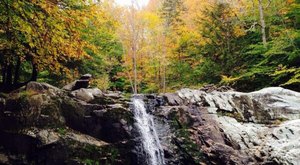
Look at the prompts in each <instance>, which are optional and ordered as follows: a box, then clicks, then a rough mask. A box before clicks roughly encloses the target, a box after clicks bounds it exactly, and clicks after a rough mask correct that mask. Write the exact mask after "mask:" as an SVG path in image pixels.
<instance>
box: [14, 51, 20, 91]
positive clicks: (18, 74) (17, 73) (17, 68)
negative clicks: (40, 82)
mask: <svg viewBox="0 0 300 165" xmlns="http://www.w3.org/2000/svg"><path fill="white" fill-rule="evenodd" d="M20 67H21V60H20V58H19V57H18V59H17V64H16V68H15V76H14V86H17V84H18V83H19V79H20Z"/></svg>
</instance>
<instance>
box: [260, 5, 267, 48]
mask: <svg viewBox="0 0 300 165" xmlns="http://www.w3.org/2000/svg"><path fill="white" fill-rule="evenodd" d="M258 2H259V3H258V7H259V15H260V23H261V33H262V41H263V44H264V46H265V47H266V46H267V37H266V23H265V17H264V8H263V4H262V0H258Z"/></svg>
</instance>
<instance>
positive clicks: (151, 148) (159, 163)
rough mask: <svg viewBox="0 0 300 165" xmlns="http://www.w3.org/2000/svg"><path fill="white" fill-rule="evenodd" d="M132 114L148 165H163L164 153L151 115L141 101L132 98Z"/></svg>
mask: <svg viewBox="0 0 300 165" xmlns="http://www.w3.org/2000/svg"><path fill="white" fill-rule="evenodd" d="M132 103H133V106H134V108H133V112H134V118H135V122H136V127H137V130H138V132H139V134H140V140H141V145H142V146H141V147H142V150H143V152H144V154H145V159H146V161H147V164H148V165H164V164H165V161H164V152H163V149H162V147H161V145H160V141H159V138H158V135H157V132H156V130H155V125H154V121H153V117H152V115H150V114H148V113H147V111H146V108H145V103H144V101H143V100H142V99H139V98H133V99H132Z"/></svg>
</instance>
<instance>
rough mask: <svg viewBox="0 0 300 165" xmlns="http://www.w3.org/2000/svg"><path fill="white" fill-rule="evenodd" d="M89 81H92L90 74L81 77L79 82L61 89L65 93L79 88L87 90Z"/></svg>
mask: <svg viewBox="0 0 300 165" xmlns="http://www.w3.org/2000/svg"><path fill="white" fill-rule="evenodd" d="M91 79H92V75H91V74H85V75H82V76H81V77H80V79H79V80H76V81H74V82H72V83H70V84H67V85H65V86H64V87H63V88H62V89H64V90H67V91H74V90H77V89H81V88H88V87H89V84H90V80H91Z"/></svg>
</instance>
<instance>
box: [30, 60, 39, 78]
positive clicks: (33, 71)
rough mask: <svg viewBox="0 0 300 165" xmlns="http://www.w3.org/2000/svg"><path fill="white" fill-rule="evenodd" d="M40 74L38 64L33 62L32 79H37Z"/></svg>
mask: <svg viewBox="0 0 300 165" xmlns="http://www.w3.org/2000/svg"><path fill="white" fill-rule="evenodd" d="M37 76H38V70H37V66H36V64H34V63H32V75H31V79H30V81H36V80H37Z"/></svg>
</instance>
